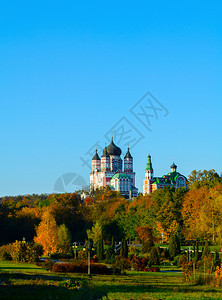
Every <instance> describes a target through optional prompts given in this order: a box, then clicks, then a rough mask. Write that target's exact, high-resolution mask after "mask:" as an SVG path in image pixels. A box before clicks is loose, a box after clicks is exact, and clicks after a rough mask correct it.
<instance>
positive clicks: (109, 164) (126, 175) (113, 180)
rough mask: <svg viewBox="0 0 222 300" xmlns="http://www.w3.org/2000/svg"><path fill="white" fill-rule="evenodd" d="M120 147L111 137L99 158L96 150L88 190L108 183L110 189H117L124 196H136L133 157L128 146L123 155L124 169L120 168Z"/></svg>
mask: <svg viewBox="0 0 222 300" xmlns="http://www.w3.org/2000/svg"><path fill="white" fill-rule="evenodd" d="M121 153H122V151H121V149H120V148H119V147H117V146H116V145H115V144H114V142H113V137H112V138H111V143H110V144H109V146H107V147H105V148H104V149H103V154H102V157H101V158H100V157H99V155H98V153H97V150H96V152H95V155H94V156H93V158H92V172H91V173H90V190H91V191H94V190H96V189H99V188H101V187H106V186H107V185H109V186H110V187H111V189H113V190H116V191H119V192H120V193H121V194H122V195H123V196H125V197H129V198H131V197H137V196H138V189H137V188H136V187H135V172H133V157H132V156H131V154H130V151H129V147H128V151H127V153H126V155H125V157H124V170H122V169H123V168H122V159H121Z"/></svg>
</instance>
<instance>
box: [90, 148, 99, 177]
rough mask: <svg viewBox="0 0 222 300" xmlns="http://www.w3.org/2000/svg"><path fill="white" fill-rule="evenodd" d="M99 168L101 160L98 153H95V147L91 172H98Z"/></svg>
mask: <svg viewBox="0 0 222 300" xmlns="http://www.w3.org/2000/svg"><path fill="white" fill-rule="evenodd" d="M100 168H101V160H100V157H99V155H98V153H97V149H96V153H95V155H94V156H93V158H92V173H93V172H96V171H98V172H99V171H100Z"/></svg>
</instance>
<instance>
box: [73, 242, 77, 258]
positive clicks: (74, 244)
mask: <svg viewBox="0 0 222 300" xmlns="http://www.w3.org/2000/svg"><path fill="white" fill-rule="evenodd" d="M76 245H77V242H74V243H73V247H74V254H75V259H76V247H77V246H76Z"/></svg>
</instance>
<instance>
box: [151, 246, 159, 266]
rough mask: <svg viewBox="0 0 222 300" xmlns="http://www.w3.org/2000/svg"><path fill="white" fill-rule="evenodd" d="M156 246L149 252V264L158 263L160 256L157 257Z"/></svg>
mask: <svg viewBox="0 0 222 300" xmlns="http://www.w3.org/2000/svg"><path fill="white" fill-rule="evenodd" d="M158 250H159V249H158V247H153V248H152V249H151V252H150V257H149V263H150V264H151V265H159V264H160V258H159V256H160V255H159V251H158Z"/></svg>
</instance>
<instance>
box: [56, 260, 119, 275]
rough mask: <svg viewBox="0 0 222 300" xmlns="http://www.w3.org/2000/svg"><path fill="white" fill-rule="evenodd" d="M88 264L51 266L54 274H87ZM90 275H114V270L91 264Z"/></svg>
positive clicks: (77, 263) (58, 264) (57, 264)
mask: <svg viewBox="0 0 222 300" xmlns="http://www.w3.org/2000/svg"><path fill="white" fill-rule="evenodd" d="M87 270H88V264H87V263H86V262H85V261H81V262H76V263H72V264H70V263H65V264H64V263H63V264H62V263H56V264H54V265H53V266H52V272H55V273H60V272H61V273H87ZM90 273H91V274H101V275H111V274H113V273H114V269H112V268H108V267H107V266H105V265H102V264H91V265H90Z"/></svg>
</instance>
